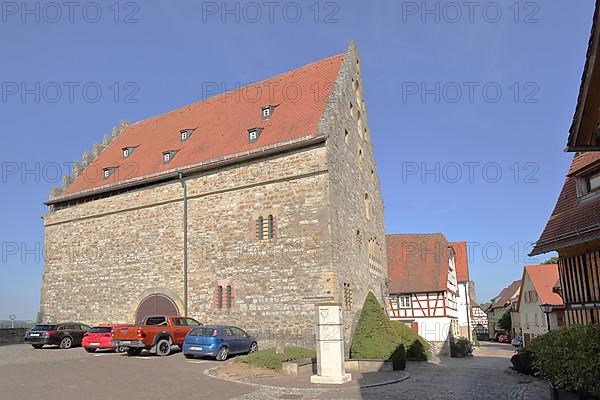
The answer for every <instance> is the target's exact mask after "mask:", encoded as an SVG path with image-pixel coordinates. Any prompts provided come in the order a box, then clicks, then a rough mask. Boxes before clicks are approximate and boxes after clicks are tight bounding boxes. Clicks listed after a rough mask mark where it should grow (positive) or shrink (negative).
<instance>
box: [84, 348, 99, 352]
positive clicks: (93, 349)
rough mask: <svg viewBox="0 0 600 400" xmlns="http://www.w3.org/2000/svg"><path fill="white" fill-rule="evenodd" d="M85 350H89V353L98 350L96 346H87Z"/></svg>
mask: <svg viewBox="0 0 600 400" xmlns="http://www.w3.org/2000/svg"><path fill="white" fill-rule="evenodd" d="M85 351H87V352H88V353H95V352H96V349H95V348H93V347H86V348H85Z"/></svg>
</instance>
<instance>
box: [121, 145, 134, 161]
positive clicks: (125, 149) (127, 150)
mask: <svg viewBox="0 0 600 400" xmlns="http://www.w3.org/2000/svg"><path fill="white" fill-rule="evenodd" d="M134 149H135V147H123V149H122V150H123V158H127V157H129V156H130V155H131V153H133V150H134Z"/></svg>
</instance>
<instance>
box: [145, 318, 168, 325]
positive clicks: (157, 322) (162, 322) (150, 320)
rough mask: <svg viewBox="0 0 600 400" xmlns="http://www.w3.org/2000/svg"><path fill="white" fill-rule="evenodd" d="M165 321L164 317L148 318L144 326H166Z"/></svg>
mask: <svg viewBox="0 0 600 400" xmlns="http://www.w3.org/2000/svg"><path fill="white" fill-rule="evenodd" d="M166 324H167V319H166V318H165V317H150V318H148V319H147V320H146V325H166Z"/></svg>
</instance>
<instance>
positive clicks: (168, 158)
mask: <svg viewBox="0 0 600 400" xmlns="http://www.w3.org/2000/svg"><path fill="white" fill-rule="evenodd" d="M169 161H171V153H164V154H163V162H164V163H168V162H169Z"/></svg>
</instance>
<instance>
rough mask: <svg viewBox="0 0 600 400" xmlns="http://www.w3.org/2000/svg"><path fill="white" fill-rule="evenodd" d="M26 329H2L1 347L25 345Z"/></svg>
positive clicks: (0, 332) (0, 334)
mask: <svg viewBox="0 0 600 400" xmlns="http://www.w3.org/2000/svg"><path fill="white" fill-rule="evenodd" d="M25 332H27V329H26V328H6V329H0V346H2V345H6V344H16V343H23V338H24V337H25Z"/></svg>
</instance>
